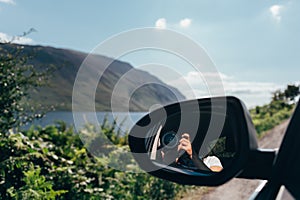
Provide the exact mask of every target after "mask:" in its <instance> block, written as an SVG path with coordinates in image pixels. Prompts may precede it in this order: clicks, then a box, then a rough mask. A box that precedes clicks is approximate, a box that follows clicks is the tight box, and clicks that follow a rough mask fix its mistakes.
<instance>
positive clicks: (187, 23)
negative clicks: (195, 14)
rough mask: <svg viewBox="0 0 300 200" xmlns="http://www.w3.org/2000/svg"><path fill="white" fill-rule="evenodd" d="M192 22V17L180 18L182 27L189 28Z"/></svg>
mask: <svg viewBox="0 0 300 200" xmlns="http://www.w3.org/2000/svg"><path fill="white" fill-rule="evenodd" d="M191 23H192V20H191V19H189V18H185V19H182V20H180V22H179V25H180V27H182V28H188V27H189V26H190V25H191Z"/></svg>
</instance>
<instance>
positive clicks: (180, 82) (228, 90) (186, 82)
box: [167, 71, 282, 107]
mask: <svg viewBox="0 0 300 200" xmlns="http://www.w3.org/2000/svg"><path fill="white" fill-rule="evenodd" d="M220 79H221V80H222V81H218V80H220ZM167 84H169V85H171V86H173V87H176V88H178V90H179V91H180V92H182V93H183V95H185V96H186V98H187V99H193V98H203V97H208V96H212V92H216V91H217V92H216V93H218V95H223V94H222V90H220V89H222V88H220V87H223V88H224V92H225V95H233V96H236V97H238V98H240V99H242V100H243V101H245V103H246V105H247V106H248V107H253V106H256V105H262V104H265V103H268V102H269V101H270V98H271V93H272V92H274V91H275V90H277V89H281V87H282V86H280V85H278V84H275V83H270V82H252V81H239V80H236V79H235V78H234V77H232V76H228V75H226V74H223V73H211V72H207V73H200V72H195V71H193V72H189V73H188V74H186V75H185V76H183V77H180V78H179V79H177V80H173V81H170V82H168V83H167ZM208 87H209V88H208Z"/></svg>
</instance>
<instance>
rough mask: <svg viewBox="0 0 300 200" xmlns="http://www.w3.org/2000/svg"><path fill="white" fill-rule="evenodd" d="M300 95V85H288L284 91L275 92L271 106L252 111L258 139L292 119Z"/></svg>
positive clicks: (256, 108) (267, 105)
mask: <svg viewBox="0 0 300 200" xmlns="http://www.w3.org/2000/svg"><path fill="white" fill-rule="evenodd" d="M299 94H300V93H299V85H288V86H287V87H286V88H285V89H284V90H283V91H281V90H277V91H275V92H274V93H273V96H272V100H271V102H270V103H269V104H266V105H263V106H256V107H255V108H253V109H250V114H251V117H252V120H253V124H254V126H255V129H256V131H257V134H258V137H262V136H263V134H264V133H265V132H266V131H267V130H270V129H272V128H273V127H275V126H276V125H278V124H280V123H282V122H283V121H284V120H287V119H288V118H290V116H291V114H292V112H293V109H294V108H295V105H296V103H297V98H298V96H299Z"/></svg>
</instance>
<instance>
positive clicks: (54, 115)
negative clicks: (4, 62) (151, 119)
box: [25, 111, 147, 133]
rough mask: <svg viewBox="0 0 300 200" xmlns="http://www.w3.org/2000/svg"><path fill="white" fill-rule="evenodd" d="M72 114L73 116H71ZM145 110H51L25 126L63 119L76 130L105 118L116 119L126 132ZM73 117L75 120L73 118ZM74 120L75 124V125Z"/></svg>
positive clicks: (48, 123) (47, 123) (49, 123)
mask: <svg viewBox="0 0 300 200" xmlns="http://www.w3.org/2000/svg"><path fill="white" fill-rule="evenodd" d="M73 114H74V117H75V118H74V117H73ZM146 114H147V113H146V112H130V113H127V112H117V113H116V112H114V113H112V112H96V113H94V112H74V113H72V112H68V111H53V112H48V113H46V115H45V116H44V117H43V118H41V119H38V120H35V121H34V122H33V123H31V124H30V125H27V126H25V128H29V126H31V125H40V126H42V127H44V126H46V125H51V124H54V123H55V122H56V121H64V122H66V123H67V124H68V125H70V126H74V127H76V129H77V130H79V129H81V128H83V127H84V126H85V125H86V124H87V123H90V124H94V125H97V124H100V125H101V124H102V122H103V120H104V119H105V118H106V119H107V120H108V122H110V123H112V122H113V121H114V120H116V122H117V124H118V125H119V127H120V128H121V130H122V132H123V133H124V132H126V131H128V130H130V129H131V128H132V126H133V125H134V124H135V123H136V122H137V121H138V120H139V119H141V118H142V117H143V116H144V115H146ZM74 119H75V120H74ZM75 122H76V126H75Z"/></svg>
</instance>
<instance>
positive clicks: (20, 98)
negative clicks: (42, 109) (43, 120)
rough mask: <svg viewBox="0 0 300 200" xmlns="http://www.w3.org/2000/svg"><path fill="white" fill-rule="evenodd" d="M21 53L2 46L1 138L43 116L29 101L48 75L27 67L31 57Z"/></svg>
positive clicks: (17, 48) (19, 47)
mask: <svg viewBox="0 0 300 200" xmlns="http://www.w3.org/2000/svg"><path fill="white" fill-rule="evenodd" d="M4 45H6V46H7V45H8V46H9V48H3V47H4ZM22 49H23V46H20V45H14V44H0V113H1V115H0V134H4V135H5V134H7V133H8V131H9V130H10V129H18V128H19V127H20V126H22V125H24V124H26V123H28V122H30V121H32V120H33V119H36V118H39V117H41V116H42V115H41V114H40V113H38V112H36V110H35V108H34V106H33V105H31V104H30V103H29V101H28V99H29V92H30V91H31V90H32V89H34V88H37V87H39V86H41V85H42V84H44V83H45V78H46V75H47V72H46V71H42V72H41V71H40V72H39V71H38V70H37V69H35V68H34V66H32V65H29V64H27V63H28V62H27V61H28V60H29V59H30V55H26V54H24V53H23V52H22Z"/></svg>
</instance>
